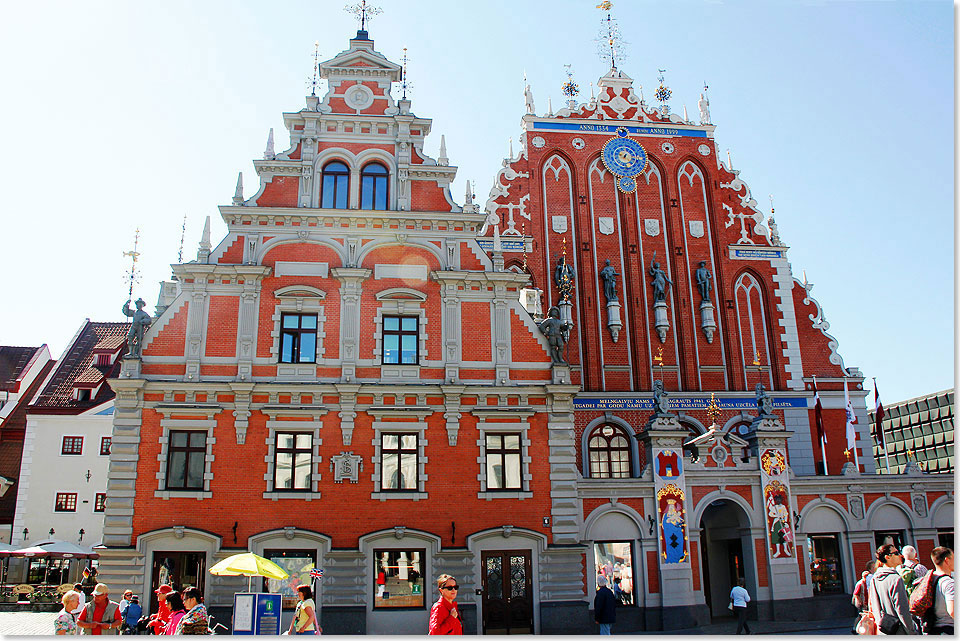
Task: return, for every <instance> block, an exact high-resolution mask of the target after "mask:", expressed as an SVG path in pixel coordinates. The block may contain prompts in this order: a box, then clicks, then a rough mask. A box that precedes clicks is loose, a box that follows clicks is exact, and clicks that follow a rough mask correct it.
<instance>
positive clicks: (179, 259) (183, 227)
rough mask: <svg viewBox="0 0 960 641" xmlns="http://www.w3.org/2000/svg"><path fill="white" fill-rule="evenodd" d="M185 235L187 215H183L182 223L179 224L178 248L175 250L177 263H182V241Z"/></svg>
mask: <svg viewBox="0 0 960 641" xmlns="http://www.w3.org/2000/svg"><path fill="white" fill-rule="evenodd" d="M186 236H187V215H186V214H184V215H183V224H182V225H181V226H180V249H178V250H177V264H178V265H179V264H183V241H184V239H185V238H186Z"/></svg>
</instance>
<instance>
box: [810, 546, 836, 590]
mask: <svg viewBox="0 0 960 641" xmlns="http://www.w3.org/2000/svg"><path fill="white" fill-rule="evenodd" d="M807 554H808V556H809V561H810V577H811V580H812V581H813V593H814V594H836V593H840V592H843V591H844V586H843V571H842V569H841V566H840V536H839V535H837V534H818V535H814V536H809V537H807Z"/></svg>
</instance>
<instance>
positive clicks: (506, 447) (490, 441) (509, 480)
mask: <svg viewBox="0 0 960 641" xmlns="http://www.w3.org/2000/svg"><path fill="white" fill-rule="evenodd" d="M486 454H487V489H488V490H522V489H523V485H522V483H521V479H520V456H521V452H520V434H489V433H488V434H487V443H486Z"/></svg>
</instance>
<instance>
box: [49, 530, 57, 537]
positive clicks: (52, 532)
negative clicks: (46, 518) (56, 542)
mask: <svg viewBox="0 0 960 641" xmlns="http://www.w3.org/2000/svg"><path fill="white" fill-rule="evenodd" d="M49 534H50V538H51V539H52V538H53V535H54V534H56V532H55V531H54V529H53V528H50V532H49Z"/></svg>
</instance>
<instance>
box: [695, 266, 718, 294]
mask: <svg viewBox="0 0 960 641" xmlns="http://www.w3.org/2000/svg"><path fill="white" fill-rule="evenodd" d="M694 275H695V277H696V279H697V289H699V290H700V300H702V301H707V302H708V303H709V302H710V279H711V278H713V274H711V273H710V270H709V269H707V261H705V260H701V261H700V266H699V267H697V271H696V273H695V274H694Z"/></svg>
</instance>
